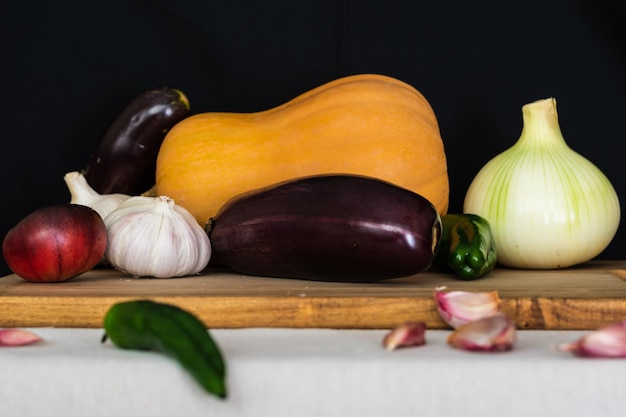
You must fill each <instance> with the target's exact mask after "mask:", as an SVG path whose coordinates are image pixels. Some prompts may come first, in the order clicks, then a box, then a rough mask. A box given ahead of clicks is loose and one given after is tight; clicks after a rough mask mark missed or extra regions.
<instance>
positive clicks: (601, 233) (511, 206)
mask: <svg viewBox="0 0 626 417" xmlns="http://www.w3.org/2000/svg"><path fill="white" fill-rule="evenodd" d="M522 114H523V120H524V127H523V129H522V133H521V136H520V138H519V140H518V141H517V142H516V143H515V144H514V145H513V146H512V147H511V148H509V149H507V150H505V151H504V152H502V153H501V154H499V155H497V156H496V157H495V158H493V159H492V160H490V161H489V162H488V163H487V164H486V165H485V166H484V167H483V168H482V169H481V170H480V171H479V172H478V174H477V175H476V177H475V178H474V180H473V181H472V183H471V184H470V187H469V188H468V191H467V194H466V196H465V201H464V206H463V211H464V212H466V213H473V214H478V215H480V216H482V217H484V218H485V219H487V220H488V221H489V222H490V224H491V226H492V229H493V230H492V231H493V234H494V240H495V242H496V245H497V247H498V263H499V264H500V265H504V266H508V267H513V268H520V269H558V268H566V267H569V266H573V265H577V264H580V263H583V262H586V261H588V260H591V259H593V258H594V257H595V256H597V255H599V254H600V253H601V252H602V251H603V250H604V249H605V248H606V247H607V246H608V245H609V243H610V242H611V240H612V239H613V237H614V236H615V233H616V232H617V228H618V226H619V222H620V203H619V199H618V196H617V194H616V192H615V189H614V188H613V186H612V185H611V183H610V181H609V180H608V178H607V177H606V176H605V175H604V174H603V173H602V171H600V170H599V169H598V168H597V167H596V166H595V165H594V164H593V163H591V162H590V161H589V160H587V159H586V158H585V157H583V156H582V155H580V154H578V153H577V152H575V151H574V150H572V149H571V148H570V147H569V146H568V145H567V143H566V142H565V139H564V138H563V135H562V133H561V129H560V126H559V122H558V115H557V111H556V100H555V99H553V98H549V99H545V100H538V101H536V102H533V103H530V104H527V105H525V106H523V107H522Z"/></svg>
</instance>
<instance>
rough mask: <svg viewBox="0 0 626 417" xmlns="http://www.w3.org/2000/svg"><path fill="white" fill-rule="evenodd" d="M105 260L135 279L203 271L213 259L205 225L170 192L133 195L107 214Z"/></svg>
mask: <svg viewBox="0 0 626 417" xmlns="http://www.w3.org/2000/svg"><path fill="white" fill-rule="evenodd" d="M104 223H105V225H106V227H107V237H108V245H107V249H106V252H105V254H104V256H105V259H106V260H107V261H108V262H109V263H110V264H111V265H112V266H113V267H114V268H116V269H119V270H121V271H124V272H126V273H128V274H131V275H133V276H136V277H154V278H173V277H182V276H187V275H194V274H197V273H200V272H201V271H202V270H203V269H204V268H205V267H206V266H207V265H208V263H209V260H210V258H211V244H210V242H209V237H208V235H207V234H206V233H205V231H204V229H203V228H202V227H201V226H200V225H199V224H198V222H197V221H196V220H195V219H194V217H193V216H192V215H191V214H190V213H189V212H188V211H187V210H186V209H184V208H183V207H181V206H178V205H176V204H175V202H174V200H173V199H171V198H169V197H166V196H157V197H145V196H134V197H131V198H129V199H128V200H126V201H124V202H123V203H122V204H121V205H120V206H119V207H118V208H117V209H115V210H114V211H112V212H111V213H109V215H107V216H106V217H105V218H104Z"/></svg>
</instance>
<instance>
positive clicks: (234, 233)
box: [208, 175, 441, 282]
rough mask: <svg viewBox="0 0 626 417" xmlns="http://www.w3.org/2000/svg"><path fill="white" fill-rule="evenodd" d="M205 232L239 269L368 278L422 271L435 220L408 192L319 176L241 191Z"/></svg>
mask: <svg viewBox="0 0 626 417" xmlns="http://www.w3.org/2000/svg"><path fill="white" fill-rule="evenodd" d="M208 233H209V237H210V239H211V244H212V248H213V253H214V255H215V257H216V258H217V259H219V261H220V262H222V263H223V264H224V265H226V266H228V267H229V268H231V269H233V270H234V271H236V272H238V273H241V274H245V275H256V276H272V277H283V278H296V279H306V280H316V281H337V282H374V281H379V280H384V279H390V278H397V277H403V276H409V275H413V274H417V273H419V272H422V271H424V270H426V269H428V268H429V267H430V266H431V263H432V261H433V258H434V253H435V252H436V249H437V247H438V243H439V238H440V236H441V219H440V217H439V214H438V213H437V210H436V209H435V207H434V206H433V205H432V204H431V203H430V202H429V201H428V200H427V199H425V198H424V197H422V196H420V195H418V194H415V193H413V192H411V191H409V190H406V189H403V188H399V187H397V186H395V185H392V184H390V183H387V182H383V181H380V180H377V179H372V178H366V177H360V176H351V175H325V176H314V177H307V178H303V179H298V180H293V181H288V182H286V183H281V184H279V185H276V186H273V187H270V188H266V189H262V190H259V191H256V192H252V193H248V194H244V195H242V196H239V197H237V198H235V199H233V200H231V201H230V202H229V203H227V204H226V205H225V206H224V207H223V208H222V209H221V210H220V211H219V213H218V214H217V215H216V216H215V218H214V219H212V220H211V223H210V226H209V231H208Z"/></svg>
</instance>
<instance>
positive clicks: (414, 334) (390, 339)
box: [383, 321, 426, 350]
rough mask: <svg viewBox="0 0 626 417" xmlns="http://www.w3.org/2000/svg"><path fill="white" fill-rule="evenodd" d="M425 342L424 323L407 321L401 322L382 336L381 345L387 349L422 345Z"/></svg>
mask: <svg viewBox="0 0 626 417" xmlns="http://www.w3.org/2000/svg"><path fill="white" fill-rule="evenodd" d="M424 344H426V323H424V322H423V321H408V322H406V323H403V324H401V325H399V326H397V327H395V328H394V329H392V330H391V331H390V332H389V333H387V334H386V335H385V337H384V338H383V346H384V347H385V348H386V349H387V350H396V349H398V348H406V347H415V346H422V345H424Z"/></svg>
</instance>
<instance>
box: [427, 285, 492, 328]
mask: <svg viewBox="0 0 626 417" xmlns="http://www.w3.org/2000/svg"><path fill="white" fill-rule="evenodd" d="M434 297H435V303H436V305H437V311H438V312H439V315H440V316H441V318H442V319H443V320H444V321H445V322H446V323H447V324H448V325H450V326H451V327H452V328H455V329H456V328H458V327H459V326H462V325H464V324H467V323H469V322H472V321H475V320H478V319H481V318H483V317H489V316H493V315H495V314H497V313H499V312H500V297H499V296H498V292H497V291H489V292H470V291H446V287H438V288H435V292H434Z"/></svg>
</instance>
